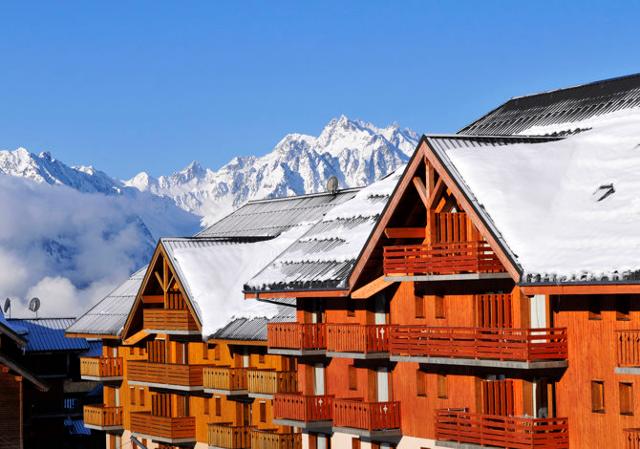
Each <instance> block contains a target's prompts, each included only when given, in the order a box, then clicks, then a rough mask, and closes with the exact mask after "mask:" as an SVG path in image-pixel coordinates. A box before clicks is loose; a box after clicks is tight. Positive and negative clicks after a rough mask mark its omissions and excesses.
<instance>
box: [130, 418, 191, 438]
mask: <svg viewBox="0 0 640 449" xmlns="http://www.w3.org/2000/svg"><path fill="white" fill-rule="evenodd" d="M131 432H132V433H134V434H137V435H140V436H142V437H144V438H149V439H152V440H155V441H161V442H163V443H171V444H180V443H194V442H195V441H196V419H195V418H194V417H193V416H183V417H179V418H173V417H167V416H153V415H151V414H150V413H148V412H147V413H143V412H134V413H131Z"/></svg>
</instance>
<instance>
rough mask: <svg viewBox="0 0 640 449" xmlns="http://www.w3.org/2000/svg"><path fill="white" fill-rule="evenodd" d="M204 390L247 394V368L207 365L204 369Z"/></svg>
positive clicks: (239, 394) (234, 394)
mask: <svg viewBox="0 0 640 449" xmlns="http://www.w3.org/2000/svg"><path fill="white" fill-rule="evenodd" d="M203 382H204V391H205V392H207V393H217V394H226V395H227V396H246V395H247V369H246V368H230V367H228V366H219V367H218V366H217V367H207V368H205V369H204V371H203Z"/></svg>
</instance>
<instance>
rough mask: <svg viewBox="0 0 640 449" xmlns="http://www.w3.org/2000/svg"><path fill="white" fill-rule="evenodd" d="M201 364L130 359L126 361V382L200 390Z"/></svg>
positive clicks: (201, 383) (201, 378)
mask: <svg viewBox="0 0 640 449" xmlns="http://www.w3.org/2000/svg"><path fill="white" fill-rule="evenodd" d="M204 368H205V366H203V365H181V364H176V363H154V362H147V361H137V360H131V361H129V362H128V363H127V369H128V379H127V380H128V382H129V384H132V385H146V386H149V387H156V388H166V389H170V390H179V391H202V390H203V389H204V386H203V375H202V372H203V370H204Z"/></svg>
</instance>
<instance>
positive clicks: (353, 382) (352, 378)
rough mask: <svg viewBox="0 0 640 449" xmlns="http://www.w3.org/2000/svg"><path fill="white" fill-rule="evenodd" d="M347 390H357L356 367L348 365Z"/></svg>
mask: <svg viewBox="0 0 640 449" xmlns="http://www.w3.org/2000/svg"><path fill="white" fill-rule="evenodd" d="M348 368H349V390H357V389H358V372H357V371H356V367H355V366H353V365H349V367H348Z"/></svg>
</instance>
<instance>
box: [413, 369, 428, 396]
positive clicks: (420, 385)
mask: <svg viewBox="0 0 640 449" xmlns="http://www.w3.org/2000/svg"><path fill="white" fill-rule="evenodd" d="M416 391H417V394H418V396H426V395H427V373H425V372H424V371H422V370H421V369H420V368H418V369H417V370H416Z"/></svg>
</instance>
